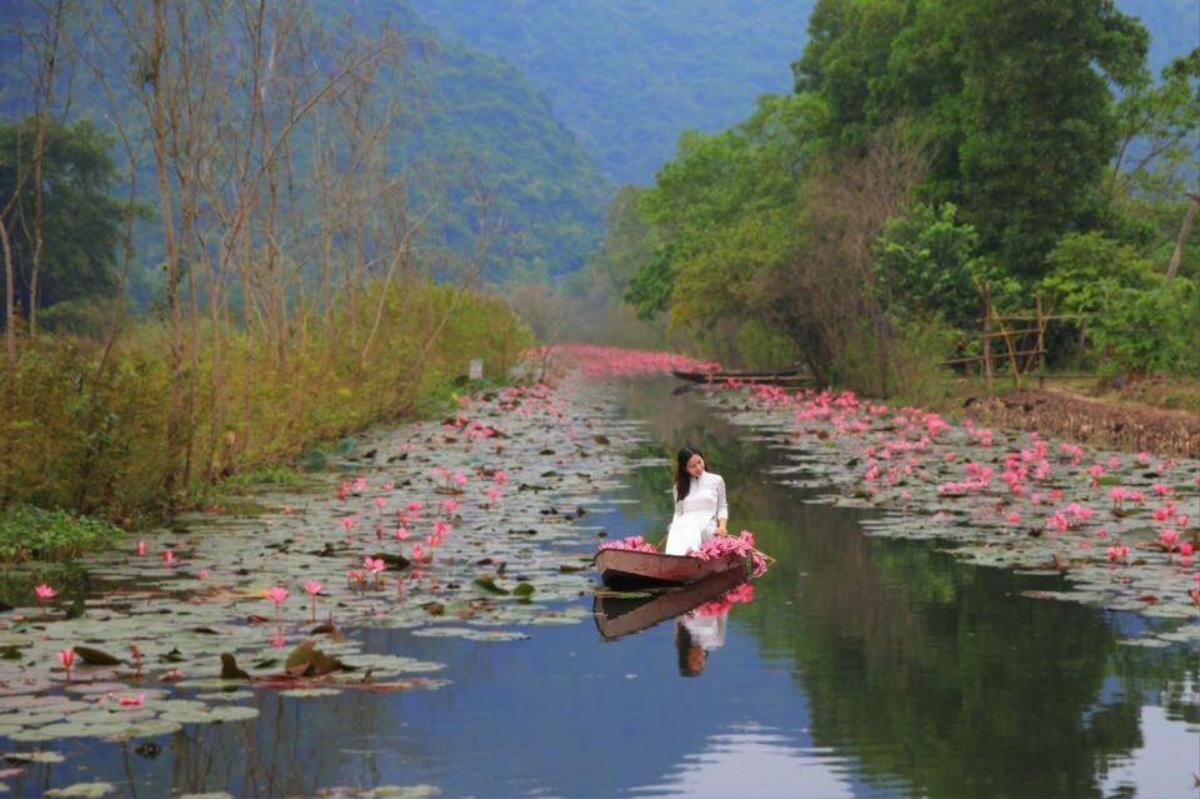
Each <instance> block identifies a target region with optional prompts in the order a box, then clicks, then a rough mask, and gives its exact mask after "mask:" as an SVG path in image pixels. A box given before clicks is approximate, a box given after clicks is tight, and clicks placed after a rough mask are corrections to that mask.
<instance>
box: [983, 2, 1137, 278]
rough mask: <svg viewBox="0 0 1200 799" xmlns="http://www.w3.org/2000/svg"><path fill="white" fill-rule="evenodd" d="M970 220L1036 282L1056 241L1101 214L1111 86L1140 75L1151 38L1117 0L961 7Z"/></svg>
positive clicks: (1110, 137)
mask: <svg viewBox="0 0 1200 799" xmlns="http://www.w3.org/2000/svg"><path fill="white" fill-rule="evenodd" d="M961 20H962V33H961V40H962V43H963V48H964V62H965V64H964V71H963V90H962V92H963V94H962V101H963V105H962V111H963V113H964V115H965V116H964V119H965V120H969V126H965V127H966V135H965V137H964V139H963V142H962V145H961V148H960V158H961V162H962V195H963V207H964V210H966V211H967V213H966V218H967V220H968V221H970V222H972V223H973V224H974V225H975V226H976V228H977V229H978V230H979V233H980V237H981V240H982V242H983V246H984V249H985V251H990V252H996V253H997V254H998V255H999V257H1000V258H1001V259H1002V261H1003V262H1004V264H1005V265H1006V266H1007V267H1008V269H1009V270H1010V271H1011V272H1012V273H1013V274H1014V275H1018V276H1021V277H1024V278H1027V279H1037V278H1038V277H1040V276H1041V275H1042V274H1043V273H1044V266H1043V264H1044V258H1045V256H1046V254H1047V253H1048V252H1049V251H1050V249H1051V248H1052V247H1053V246H1054V243H1055V242H1056V241H1057V240H1058V238H1059V237H1060V236H1061V235H1063V234H1064V233H1066V232H1069V231H1071V230H1080V229H1087V228H1088V227H1091V226H1093V225H1094V224H1095V223H1096V222H1097V221H1098V220H1099V218H1100V216H1101V207H1100V198H1099V196H1098V193H1097V184H1098V182H1099V180H1100V178H1101V177H1102V175H1103V174H1104V171H1105V167H1106V166H1107V164H1108V163H1109V162H1110V161H1111V160H1112V158H1113V156H1114V155H1115V154H1116V136H1117V128H1116V120H1115V118H1114V115H1113V111H1112V103H1113V94H1112V89H1111V88H1110V86H1111V84H1114V83H1115V84H1116V85H1118V86H1122V87H1128V86H1132V85H1134V84H1135V83H1136V82H1137V81H1138V80H1139V79H1140V78H1141V76H1142V75H1143V73H1144V70H1145V67H1144V64H1145V59H1146V49H1147V41H1148V36H1147V34H1146V31H1145V29H1144V28H1143V27H1142V26H1141V24H1140V23H1138V22H1137V20H1135V19H1133V18H1132V17H1128V16H1126V15H1124V14H1121V13H1119V12H1118V11H1116V9H1115V7H1114V5H1113V3H1112V2H1111V0H1029V2H1023V3H1015V4H1014V3H1009V2H1004V0H971V1H970V2H965V3H963V4H962V17H961Z"/></svg>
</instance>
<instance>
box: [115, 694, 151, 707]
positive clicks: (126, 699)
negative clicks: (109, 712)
mask: <svg viewBox="0 0 1200 799" xmlns="http://www.w3.org/2000/svg"><path fill="white" fill-rule="evenodd" d="M117 701H118V702H119V703H120V704H121V705H123V706H124V707H141V706H142V705H144V704H146V695H145V694H136V695H133V696H122V697H121V698H120V699H118V700H117Z"/></svg>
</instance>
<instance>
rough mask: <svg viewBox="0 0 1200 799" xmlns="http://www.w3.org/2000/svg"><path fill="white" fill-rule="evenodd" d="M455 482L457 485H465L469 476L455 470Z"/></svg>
mask: <svg viewBox="0 0 1200 799" xmlns="http://www.w3.org/2000/svg"><path fill="white" fill-rule="evenodd" d="M454 484H455V485H457V486H465V485H466V484H467V476H466V475H465V474H463V473H462V472H461V471H458V470H455V472H454Z"/></svg>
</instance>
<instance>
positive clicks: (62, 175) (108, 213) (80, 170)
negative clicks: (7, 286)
mask: <svg viewBox="0 0 1200 799" xmlns="http://www.w3.org/2000/svg"><path fill="white" fill-rule="evenodd" d="M33 126H34V121H33V119H32V117H27V118H26V119H24V120H22V121H21V122H19V123H16V124H4V125H0V208H4V207H8V206H9V203H10V201H12V200H13V199H14V194H15V202H13V203H12V210H11V211H10V213H9V216H8V217H6V218H5V219H4V220H3V223H4V224H5V225H6V228H7V230H8V231H9V236H10V239H11V242H12V255H13V262H14V265H15V267H16V269H15V271H16V278H17V279H16V294H17V309H18V310H19V312H20V313H21V314H22V315H23V316H28V314H29V311H30V309H31V308H32V307H33V305H34V303H36V304H37V307H38V308H49V307H52V306H54V305H56V304H59V303H64V302H68V301H83V300H87V299H91V298H95V297H100V296H107V295H109V294H111V293H112V291H113V290H114V288H115V286H116V247H117V244H118V242H119V240H120V234H121V223H122V219H123V216H124V214H125V205H124V204H123V203H122V202H121V201H119V200H117V199H115V198H114V197H112V196H111V195H110V192H111V191H112V190H113V188H114V186H115V183H116V179H117V170H116V167H115V165H114V164H113V161H112V158H111V157H110V155H109V150H110V148H111V147H112V141H111V139H110V138H109V137H108V136H107V135H105V134H104V133H102V132H101V131H100V130H99V129H98V128H97V127H96V126H95V125H93V124H92V123H91V122H90V121H88V120H79V121H77V122H74V123H72V124H60V123H57V122H50V123H49V125H48V128H47V131H46V151H45V161H44V163H43V167H42V179H43V192H44V197H45V221H44V226H43V231H42V235H43V240H44V245H43V247H44V249H43V254H42V263H41V275H40V277H39V280H38V289H37V294H38V296H37V297H34V296H32V295H31V293H30V281H29V279H28V278H29V272H28V265H29V263H30V261H31V259H32V251H33V241H32V236H31V230H30V226H31V225H32V208H33V191H32V187H31V185H30V183H31V181H30V180H29V179H28V176H27V175H26V174H25V170H26V169H28V167H27V166H26V162H27V160H28V158H29V147H30V144H31V142H32V130H33ZM18 190H19V191H18ZM2 312H3V309H2V308H0V313H2Z"/></svg>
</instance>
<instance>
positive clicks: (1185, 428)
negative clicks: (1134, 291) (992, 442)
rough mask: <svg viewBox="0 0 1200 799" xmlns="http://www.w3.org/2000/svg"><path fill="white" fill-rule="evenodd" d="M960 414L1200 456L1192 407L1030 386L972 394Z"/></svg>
mask: <svg viewBox="0 0 1200 799" xmlns="http://www.w3.org/2000/svg"><path fill="white" fill-rule="evenodd" d="M961 413H962V414H963V416H966V417H970V418H971V419H972V420H974V421H975V422H977V423H981V424H986V425H991V426H995V427H1008V428H1014V429H1018V430H1037V431H1039V432H1041V433H1044V434H1046V435H1052V436H1054V437H1055V438H1063V439H1068V440H1071V441H1076V442H1080V443H1086V444H1091V445H1095V446H1105V447H1111V448H1115V449H1124V450H1129V451H1131V452H1138V451H1143V450H1145V451H1148V452H1153V453H1155V454H1162V455H1177V456H1183V457H1188V458H1200V415H1197V414H1194V413H1190V412H1188V411H1172V410H1165V409H1162V408H1153V407H1150V406H1147V405H1141V404H1136V403H1128V402H1117V401H1112V400H1096V399H1089V398H1087V397H1082V396H1079V395H1077V394H1073V393H1068V392H1064V391H1057V390H1047V389H1028V390H1021V391H1009V392H1006V393H1004V394H999V395H997V396H994V397H987V396H971V397H967V398H966V399H965V400H964V401H963V403H962V410H961Z"/></svg>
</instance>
